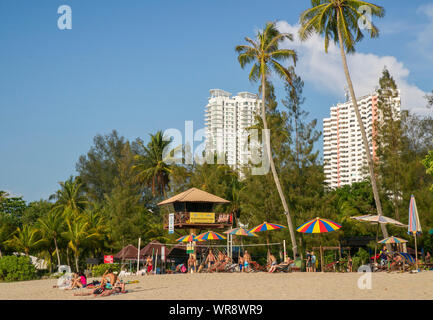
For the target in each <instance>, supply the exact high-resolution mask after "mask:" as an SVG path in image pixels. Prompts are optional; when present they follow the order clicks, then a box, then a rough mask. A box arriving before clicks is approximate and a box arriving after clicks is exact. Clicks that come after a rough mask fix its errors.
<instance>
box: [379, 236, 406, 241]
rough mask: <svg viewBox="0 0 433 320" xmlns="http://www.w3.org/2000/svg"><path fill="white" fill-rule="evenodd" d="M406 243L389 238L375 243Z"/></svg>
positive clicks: (392, 237) (398, 239)
mask: <svg viewBox="0 0 433 320" xmlns="http://www.w3.org/2000/svg"><path fill="white" fill-rule="evenodd" d="M406 242H407V240H404V239H400V238H397V237H394V236H391V237H388V238H385V239H382V240H380V241H378V242H377V243H406Z"/></svg>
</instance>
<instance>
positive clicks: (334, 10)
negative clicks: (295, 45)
mask: <svg viewBox="0 0 433 320" xmlns="http://www.w3.org/2000/svg"><path fill="white" fill-rule="evenodd" d="M311 5H312V7H311V8H310V9H307V10H305V11H304V12H302V14H301V16H300V24H301V27H300V29H299V37H300V39H301V40H302V41H305V40H307V39H308V38H309V37H310V36H311V35H312V34H314V33H317V34H320V35H323V36H324V38H325V52H328V47H329V42H330V40H333V41H334V43H338V44H339V47H340V54H341V58H342V63H343V69H344V74H345V76H346V80H347V84H348V87H349V91H350V95H351V98H352V104H353V108H354V110H355V114H356V117H357V119H358V125H359V127H360V129H361V135H362V140H363V144H364V147H365V152H366V155H367V162H368V167H369V171H370V180H371V185H372V188H373V195H374V200H375V203H376V209H377V213H378V215H382V205H381V203H380V198H379V192H378V190H377V183H376V177H375V175H374V166H373V160H372V156H371V153H370V147H369V145H368V140H367V135H366V133H365V128H364V124H363V122H362V118H361V114H360V113H359V108H358V103H357V100H356V95H355V90H354V89H353V84H352V80H351V77H350V73H349V67H348V65H347V60H346V52H347V53H353V52H355V44H356V43H357V42H359V41H361V39H362V38H363V37H364V34H363V31H362V30H361V28H360V26H359V24H358V21H365V22H366V28H365V32H366V33H368V34H369V35H370V37H371V38H375V37H378V36H379V29H377V27H376V26H375V25H374V24H373V23H372V21H368V20H366V17H365V16H364V13H365V12H364V11H365V10H366V9H367V10H368V11H370V12H371V16H372V17H373V16H374V17H383V16H384V14H385V10H384V8H383V7H381V6H378V5H375V4H372V3H369V2H365V1H360V0H311ZM381 227H382V232H383V236H384V237H388V232H387V230H386V227H385V226H384V225H381Z"/></svg>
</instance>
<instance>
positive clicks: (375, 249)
mask: <svg viewBox="0 0 433 320" xmlns="http://www.w3.org/2000/svg"><path fill="white" fill-rule="evenodd" d="M378 236H379V224H377V228H376V242H375V243H374V265H376V255H377V241H378Z"/></svg>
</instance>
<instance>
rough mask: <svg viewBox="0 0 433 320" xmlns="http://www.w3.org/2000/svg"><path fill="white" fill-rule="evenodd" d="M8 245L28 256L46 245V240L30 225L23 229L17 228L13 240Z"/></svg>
mask: <svg viewBox="0 0 433 320" xmlns="http://www.w3.org/2000/svg"><path fill="white" fill-rule="evenodd" d="M6 243H7V244H8V245H9V246H11V247H12V248H14V249H15V250H17V251H20V252H24V253H25V254H26V256H28V255H29V254H30V253H31V252H33V251H35V250H37V249H39V248H40V247H41V246H42V245H44V244H45V243H46V240H45V239H43V238H41V234H40V231H39V230H38V229H37V228H33V227H32V226H30V225H25V226H23V227H22V228H19V227H18V228H17V230H16V231H15V233H14V234H13V236H12V238H11V239H9V240H7V241H6Z"/></svg>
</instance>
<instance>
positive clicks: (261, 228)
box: [248, 221, 287, 232]
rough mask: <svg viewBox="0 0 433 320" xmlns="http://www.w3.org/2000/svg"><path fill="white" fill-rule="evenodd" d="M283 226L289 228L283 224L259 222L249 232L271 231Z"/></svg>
mask: <svg viewBox="0 0 433 320" xmlns="http://www.w3.org/2000/svg"><path fill="white" fill-rule="evenodd" d="M282 228H287V227H285V226H282V225H281V224H276V223H268V222H266V221H265V222H263V223H262V224H259V225H258V226H256V227H254V228H252V229H250V230H249V231H248V232H260V231H270V230H277V229H282Z"/></svg>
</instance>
